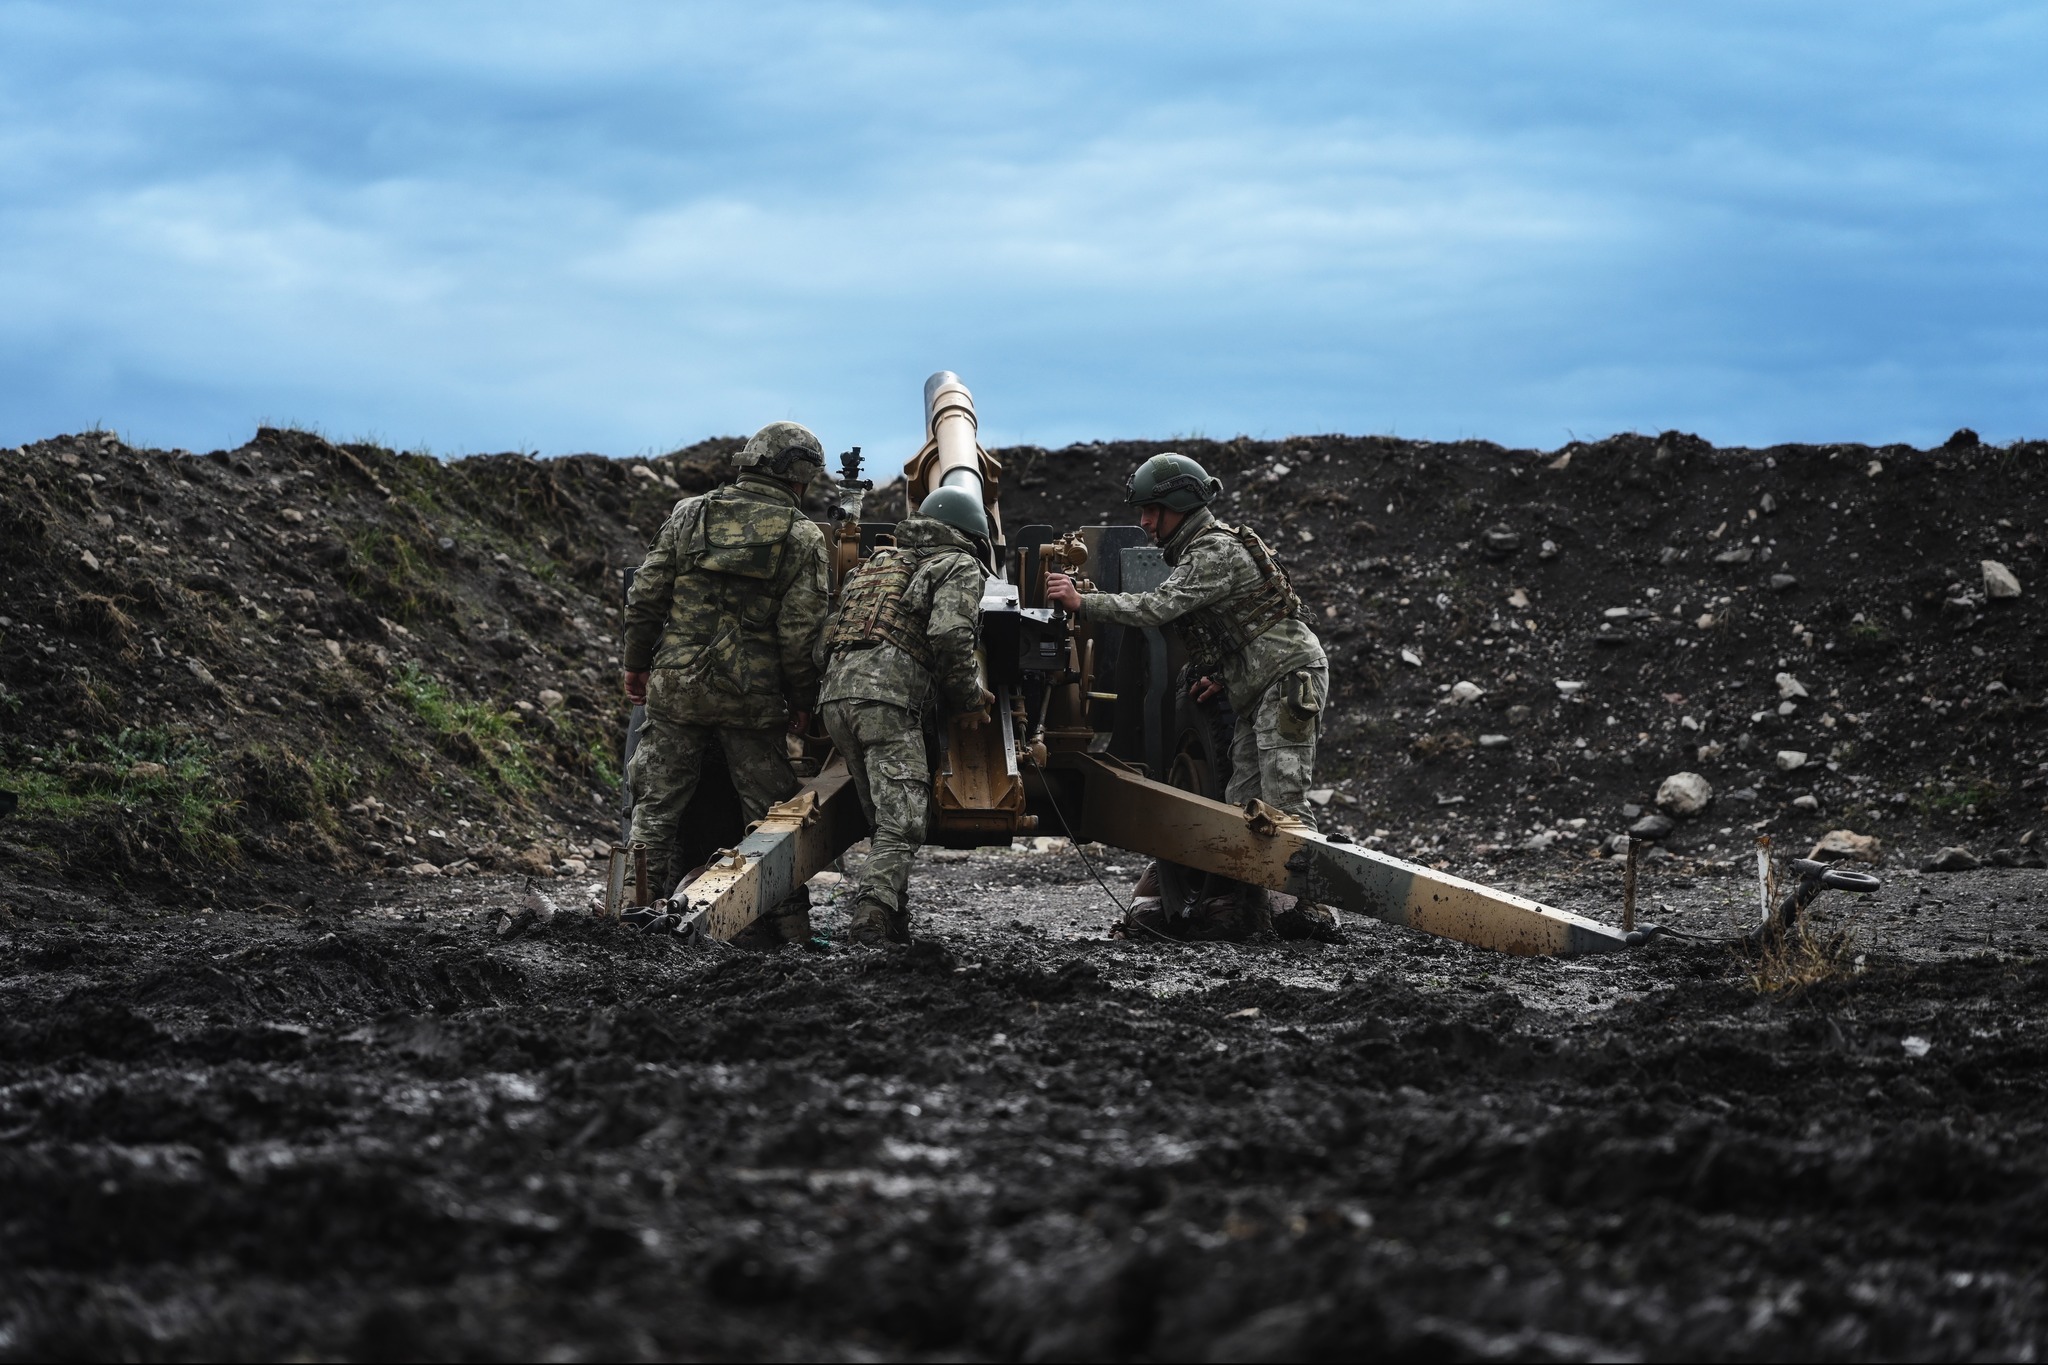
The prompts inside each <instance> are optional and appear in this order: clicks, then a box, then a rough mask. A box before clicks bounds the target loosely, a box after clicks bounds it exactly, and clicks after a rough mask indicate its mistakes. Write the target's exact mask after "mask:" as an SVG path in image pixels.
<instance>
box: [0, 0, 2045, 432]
mask: <svg viewBox="0 0 2048 1365" xmlns="http://www.w3.org/2000/svg"><path fill="white" fill-rule="evenodd" d="M11 13H18V14H20V15H22V16H25V17H26V20H27V22H25V23H24V24H22V25H21V26H19V31H20V32H21V34H22V35H23V44H22V45H20V46H18V47H17V51H16V54H15V55H14V56H13V57H11V58H10V57H8V56H5V55H0V184H5V185H7V186H9V187H10V188H8V189H6V190H4V191H0V291H4V294H5V298H6V300H7V307H6V308H5V309H4V310H0V367H4V368H0V382H4V384H5V387H6V390H7V396H8V398H9V402H8V403H7V404H6V406H5V407H4V408H0V411H4V412H5V414H6V416H5V421H4V423H0V426H4V427H5V429H4V430H0V439H4V440H20V439H26V438H32V437H34V436H37V435H42V434H47V433H48V432H49V431H50V430H53V429H56V428H58V427H61V426H64V425H73V426H75V425H80V424H82V423H83V422H84V421H87V420H92V419H105V420H111V421H114V422H116V423H117V424H118V425H121V426H123V427H125V428H130V429H133V430H135V431H136V432H137V434H139V435H144V436H147V437H150V438H152V439H159V440H164V441H176V442H182V443H187V444H197V443H211V442H226V441H231V440H234V439H238V438H239V437H240V436H241V435H244V434H246V427H247V424H248V423H249V422H251V421H253V420H254V419H255V417H257V416H259V415H265V414H268V415H276V414H278V413H279V412H281V411H291V412H293V413H294V414H295V415H298V416H301V417H306V418H309V419H313V420H318V421H321V422H322V423H323V424H324V425H326V426H328V427H330V428H331V429H336V430H343V431H347V430H372V429H374V430H376V431H379V432H381V433H383V434H385V435H386V436H388V437H390V438H391V439H395V440H400V441H419V442H425V443H429V444H432V445H433V446H435V447H436V448H440V449H459V448H490V447H497V446H505V445H511V444H515V443H527V442H532V443H538V444H541V445H543V446H546V447H548V448H554V449H567V448H589V447H599V448H610V449H616V450H626V449H636V448H644V447H648V446H652V445H658V444H663V443H666V442H669V441H675V440H683V439H691V438H694V437H695V436H697V435H701V434H704V433H706V432H708V431H712V430H728V431H731V430H744V429H747V428H750V427H751V426H753V425H755V424H756V423H758V422H759V421H762V420H766V419H768V418H771V417H780V416H792V415H795V416H803V417H805V418H806V419H807V420H813V421H816V422H818V423H819V424H820V425H823V426H829V427H832V428H834V429H835V430H836V431H839V432H843V433H845V439H847V440H849V441H852V440H863V443H865V444H869V445H870V446H881V445H883V444H886V443H888V442H896V443H906V442H911V441H914V440H915V438H916V424H917V386H918V384H919V383H920V382H921V380H922V378H923V376H924V374H925V373H926V372H927V371H929V370H930V369H934V368H938V367H941V366H945V367H950V368H957V369H960V370H962V372H963V373H966V374H967V376H968V378H969V380H970V382H972V383H974V384H975V385H976V387H977V390H978V392H980V393H981V394H982V397H983V408H984V413H985V415H986V416H987V418H988V422H987V426H988V429H989V431H990V433H991V435H992V436H994V437H997V438H1005V437H1015V436H1029V437H1032V438H1035V439H1039V440H1044V441H1059V440H1065V439H1069V438H1075V437H1087V436H1094V435H1133V434H1141V433H1146V432H1165V431H1185V430H1189V429H1195V428H1200V429H1206V430H1209V431H1212V432H1216V433H1219V434H1223V433H1227V432H1230V431H1234V430H1250V431H1254V432H1268V433H1278V432H1283V431H1288V430H1303V429H1307V430H1330V429H1338V428H1349V429H1354V430H1357V429H1386V428H1389V427H1398V428H1399V429H1402V430H1405V431H1409V432H1413V433H1416V434H1429V433H1432V432H1437V433H1447V434H1457V433H1459V432H1474V431H1476V432H1479V433H1482V434H1486V435H1492V436H1495V437H1497V438H1499V439H1506V440H1517V441H1550V440H1555V439H1559V438H1561V437H1562V436H1563V434H1564V432H1565V430H1566V429H1567V428H1572V429H1576V430H1578V431H1579V433H1580V434H1582V435H1583V434H1587V433H1588V432H1589V431H1597V430H1601V429H1603V427H1607V426H1621V425H1628V426H1639V427H1649V428H1657V427H1661V426H1666V425H1690V426H1695V427H1698V428H1699V429H1702V430H1703V431H1705V432H1706V433H1707V434H1709V435H1711V436H1714V437H1716V438H1717V439H1769V438H1772V437H1775V436H1778V435H1780V434H1782V433H1783V432H1785V431H1786V430H1789V429H1792V428H1798V429H1800V430H1802V431H1806V432H1807V433H1808V434H1814V435H1832V436H1835V437H1841V438H1847V437H1852V436H1858V435H1865V436H1875V437H1886V438H1889V437H1895V436H1918V437H1922V438H1925V437H1927V436H1929V435H1934V436H1938V435H1941V434H1944V433H1945V430H1946V428H1947V426H1950V425H1954V424H1956V422H1957V421H1959V420H1962V419H1961V418H1958V417H1956V415H1955V413H1956V411H1957V409H1958V408H1959V407H1971V409H1972V410H1973V411H1975V412H1977V413H1978V414H1979V415H1977V416H1976V417H1974V418H1973V419H1972V420H1973V424H1975V425H1978V426H1979V427H1980V429H1985V430H1987V434H1989V433H1990V432H1994V431H1997V430H2000V425H1999V424H2000V422H2001V421H2002V422H2005V423H2007V424H2008V425H2009V426H2024V425H2027V424H2028V423H2032V424H2033V429H2036V430H2038V429H2039V426H2040V423H2039V417H2040V415H2041V414H2040V408H2039V402H2040V400H2039V398H2038V396H2037V395H2038V393H2039V392H2040V388H2039V385H2038V382H2037V381H2038V377H2039V376H2038V366H2035V365H2033V364H2032V363H2031V362H2030V361H2029V360H2028V357H2029V356H2030V355H2038V354H2040V352H2039V349H2038V340H2039V331H2038V328H2036V327H2034V326H2033V325H2032V324H2031V319H2032V318H2034V317H2038V316H2039V315H2040V308H2039V305H2040V304H2041V303H2042V302H2043V301H2044V300H2043V295H2044V293H2048V254H2044V251H2048V249H2044V247H2043V246H2042V244H2041V243H2040V242H2039V240H2038V237H2037V236H2036V234H2034V233H2033V230H2032V224H2033V223H2034V222H2036V221H2038V214H2039V210H2040V209H2041V207H2043V206H2042V204H2041V198H2042V194H2043V191H2042V190H2041V189H2040V188H2039V185H2038V178H2037V177H2032V176H2030V175H2029V176H2026V177H2022V175H2021V174H2020V172H2021V171H2022V170H2024V169H2025V168H2026V167H2028V166H2031V165H2032V164H2034V160H2033V158H2035V157H2036V156H2037V154H2038V152H2039V151H2040V150H2041V149H2040V146H2039V144H2040V141H2041V140H2042V136H2043V134H2042V131H2041V130H2042V128H2043V127H2044V120H2042V119H2041V117H2040V115H2041V113H2042V112H2043V111H2044V105H2048V98H2044V97H2043V96H2042V95H2040V93H2039V92H2038V91H2036V90H2034V89H2033V86H2032V84H2031V83H2030V82H2029V81H2028V80H2027V79H2026V72H2027V71H2030V70H2031V64H2029V63H2026V62H2025V61H2023V60H2022V58H2023V56H2024V53H2025V51H2026V47H2027V44H2028V43H2030V42H2031V43H2033V44H2035V45H2036V49H2037V50H2038V46H2039V44H2040V39H2041V37H2042V35H2043V32H2044V30H2043V27H2042V25H2041V24H2040V23H2038V22H2030V21H2028V20H2027V19H2025V18H2024V17H2023V16H2022V17H2014V16H2012V15H2009V14H1998V13H1995V12H1984V13H1981V14H1978V15H1976V16H1975V17H1972V16H1970V15H1969V14H1967V13H1966V14H1965V18H1964V20H1963V21H1961V26H1960V27H1958V26H1956V21H1952V20H1945V21H1943V22H1940V23H1937V22H1934V21H1933V20H1930V19H1919V20H1916V19H1915V18H1914V16H1915V14H1916V13H1917V12H1916V11H1912V10H1896V11H1890V12H1887V13H1886V14H1883V15H1880V16H1879V19H1881V20H1882V21H1883V22H1877V21H1859V22H1845V21H1844V16H1845V15H1848V14H1849V11H1846V10H1833V11H1830V10H1828V9H1827V7H1814V9H1813V10H1811V11H1809V10H1806V9H1802V10H1801V11H1799V12H1798V13H1797V14H1788V13H1787V12H1784V11H1780V10H1768V11H1767V10H1740V9H1738V10H1734V11H1726V12H1720V11H1717V12H1715V13H1714V14H1711V15H1709V14H1706V13H1704V12H1699V11H1674V10H1669V9H1662V10H1659V11H1656V12H1655V16H1654V17H1649V16H1647V15H1646V12H1644V11H1640V10H1635V9H1624V10H1610V9H1606V8H1603V7H1598V6H1591V7H1583V8H1579V9H1575V10H1567V11H1563V12H1559V11H1556V10H1552V9H1545V10H1543V11H1540V12H1538V11H1533V10H1519V9H1517V10H1501V9H1497V8H1491V7H1489V8H1486V9H1483V10H1463V9H1459V8H1457V7H1448V8H1438V7H1430V8H1423V7H1374V8H1372V9H1370V10H1353V9H1350V8H1349V7H1320V8H1307V9H1296V10H1288V11H1282V12H1278V13H1277V16H1276V14H1275V13H1273V12H1268V11H1265V10H1258V11H1253V10H1243V9H1234V8H1230V7H1221V6H1216V7H1206V8H1203V9H1200V10H1198V11H1196V12H1194V14H1193V15H1192V16H1190V15H1189V14H1188V12H1187V11H1185V10H1182V9H1174V10H1166V9H1160V10H1144V9H1137V10H1115V11H1109V12H1103V11H1098V10H1095V9H1083V8H1079V7H1070V8H1065V9H1060V10H1056V11H1043V10H1039V9H1037V8H1031V7H1020V8H1010V9H998V10H987V9H976V10H971V11H962V10H959V9H957V8H939V7H936V6H932V7H896V6H882V7H862V8H847V9H831V10H820V9H815V8H812V7H807V6H800V7H789V8H772V9H769V10H767V11H757V10H754V9H742V8H722V7H721V8H713V7H707V6H667V5H624V6H616V7H604V8H589V9H584V10H579V11H578V12H577V18H576V19H575V20H574V21H573V22H570V21H565V20H564V19H563V18H562V17H561V15H560V14H559V12H558V11H556V10H553V9H543V8H531V7H529V8H519V7H512V8H507V7H503V6H489V7H452V6H432V7H355V6H352V7H347V8H325V9H322V8H316V9H314V10H306V9H304V8H303V7H297V6H286V7H269V6H252V7H246V8H236V9H231V10H228V9H224V10H209V11H204V12H203V13H204V15H205V18H204V20H203V21H201V22H194V21H193V19H192V16H191V14H190V12H187V13H186V14H184V15H182V16H179V18H178V20H177V21H176V22H175V23H174V22H172V21H170V20H167V19H166V20H152V19H150V18H149V17H148V16H147V15H146V14H145V12H142V11H134V10H108V11H101V10H91V11H76V10H73V9H72V8H70V7H64V6H60V7H56V8H54V9H53V8H49V7H36V6H31V7H28V8H27V9H25V10H20V11H15V12H11ZM1864 14H1865V11H1864V10H1862V9H1859V10H1857V11H1855V17H1857V18H1859V20H1860V16H1863V15H1864ZM1886 24H1889V25H1890V28H1891V30H1894V31H1892V32H1886V31H1885V25H1886ZM1987 33H1991V34H1993V35H1994V36H1995V38H1996V41H1997V43H2000V44H2003V47H2002V48H2001V49H1999V50H1997V51H1993V52H1989V53H1987V51H1985V50H1984V48H1983V47H1982V44H1983V43H1984V42H1985V41H1986V34H1987ZM52 73H55V74H52ZM66 73H69V74H66ZM1957 82H1962V83H1967V85H1968V87H1969V88H1970V90H1971V91H1972V92H1973V98H1972V100H1970V101H1966V102H1952V103H1961V104H1967V105H1968V106H1969V108H1967V109H1964V108H1949V107H1947V106H1945V105H1943V104H1942V103H1941V101H1939V100H1937V99H1936V98H1935V96H1936V95H1937V94H1938V93H1939V89H1940V87H1942V86H1944V85H1946V84H1950V83H1957ZM9 92H11V93H9ZM2001 102H2002V104H2003V106H2004V111H2005V114H2006V116H2005V117H2003V118H2000V117H1996V116H1995V115H1994V114H1991V113H1987V112H1985V111H1984V108H1983V106H1985V105H1986V104H1991V105H1994V106H1996V105H1999V104H2000V103H2001ZM1901 110H1905V111H1907V112H1906V113H1903V114H1902V113H1901V112H1900V111H1901ZM1885 316H1890V317H1892V318H1895V319H1896V320H1897V321H1898V322H1899V324H1900V325H1898V326H1896V327H1894V328H1890V329H1887V328H1884V327H1880V326H1873V320H1874V319H1877V318H1880V317H1885ZM2029 348H2032V349H2031V350H2030V349H2029ZM1872 376H1879V378H1875V379H1874V378H1872ZM1901 376H1904V378H1903V379H1902V378H1901ZM1915 377H1917V379H1916V378H1915ZM1965 415H1966V416H1967V415H1968V414H1965ZM1829 423H1833V424H1835V425H1834V426H1833V428H1832V430H1829V431H1820V430H1815V428H1820V427H1827V426H1828V424H1829ZM193 427H203V428H204V430H203V431H199V430H192V429H189V428H193ZM828 439H836V437H830V436H828Z"/></svg>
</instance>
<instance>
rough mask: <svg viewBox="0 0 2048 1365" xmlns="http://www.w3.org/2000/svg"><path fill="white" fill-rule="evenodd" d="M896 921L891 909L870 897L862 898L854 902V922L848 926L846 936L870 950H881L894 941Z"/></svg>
mask: <svg viewBox="0 0 2048 1365" xmlns="http://www.w3.org/2000/svg"><path fill="white" fill-rule="evenodd" d="M894 919H895V915H893V914H892V913H891V912H890V910H889V907H888V906H886V905H884V904H882V903H881V902H880V901H878V900H875V899H873V898H872V897H869V896H862V897H861V898H860V899H859V900H858V901H856V902H854V906H853V920H852V922H850V923H849V924H848V925H847V926H846V936H847V937H848V938H850V939H852V940H853V941H854V942H855V943H859V944H863V945H865V946H867V947H870V948H879V947H881V946H882V945H883V944H884V943H888V942H891V941H893V938H894V935H893V932H892V931H893V930H894V928H895V926H894V924H892V923H891V921H892V920H894Z"/></svg>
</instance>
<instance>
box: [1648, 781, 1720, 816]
mask: <svg viewBox="0 0 2048 1365" xmlns="http://www.w3.org/2000/svg"><path fill="white" fill-rule="evenodd" d="M1713 799H1714V784H1713V783H1711V782H1709V781H1707V779H1706V778H1704V777H1701V776H1700V775H1699V774H1698V773H1673V774H1671V776H1669V777H1667V778H1665V779H1664V781H1663V783H1662V784H1661V785H1660V786H1659V787H1658V788H1657V804H1658V806H1659V807H1661V808H1662V809H1664V810H1667V811H1670V812H1671V813H1672V814H1673V815H1698V814H1699V813H1700V812H1701V811H1703V810H1705V809H1706V808H1707V805H1708V803H1709V802H1711V801H1712V800H1713Z"/></svg>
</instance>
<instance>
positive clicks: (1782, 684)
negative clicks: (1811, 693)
mask: <svg viewBox="0 0 2048 1365" xmlns="http://www.w3.org/2000/svg"><path fill="white" fill-rule="evenodd" d="M1776 681H1777V684H1778V695H1779V696H1780V697H1784V698H1787V699H1790V698H1792V697H1803V696H1805V695H1807V692H1806V684H1805V683H1802V682H1800V681H1799V679H1797V678H1795V677H1793V676H1792V675H1791V674H1790V673H1780V674H1779V675H1778V676H1777V679H1776Z"/></svg>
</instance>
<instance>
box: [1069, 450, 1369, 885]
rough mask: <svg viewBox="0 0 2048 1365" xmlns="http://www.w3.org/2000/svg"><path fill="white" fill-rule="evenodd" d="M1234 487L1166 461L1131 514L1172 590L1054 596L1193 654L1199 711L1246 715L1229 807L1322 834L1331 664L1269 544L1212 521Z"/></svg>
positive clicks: (1148, 465) (1085, 614) (1149, 469)
mask: <svg viewBox="0 0 2048 1365" xmlns="http://www.w3.org/2000/svg"><path fill="white" fill-rule="evenodd" d="M1222 487H1223V486H1222V484H1221V483H1220V482H1219V481H1218V480H1216V479H1214V478H1211V477H1210V476H1209V474H1208V472H1207V471H1205V470H1204V469H1203V468H1202V466H1201V465H1199V464H1197V463H1195V461H1193V460H1191V459H1189V458H1187V457H1186V456H1185V455H1177V454H1173V453H1171V452H1169V453H1167V454H1163V455H1154V456H1153V457H1152V458H1151V459H1149V460H1147V461H1145V462H1144V463H1143V464H1141V465H1139V466H1138V470H1137V472H1136V473H1135V474H1133V475H1132V476H1131V482H1130V487H1129V490H1128V492H1127V494H1126V496H1125V502H1126V503H1130V504H1135V505H1136V506H1137V507H1138V509H1139V522H1140V524H1141V525H1143V526H1144V528H1145V530H1146V532H1147V534H1149V535H1150V536H1151V537H1152V540H1153V543H1155V544H1157V545H1158V546H1159V547H1160V548H1161V549H1162V550H1164V551H1165V554H1166V563H1167V565H1168V566H1169V567H1170V568H1171V570H1172V571H1171V572H1170V573H1169V574H1168V575H1167V577H1166V581H1165V582H1164V583H1162V584H1160V585H1159V587H1157V588H1155V589H1154V590H1152V591H1151V592H1145V593H1106V592H1090V593H1083V592H1081V591H1079V590H1078V589H1077V588H1076V587H1075V585H1074V581H1073V579H1071V578H1069V577H1068V576H1066V575H1065V574H1052V575H1050V576H1049V577H1048V589H1047V596H1048V598H1049V599H1050V600H1051V601H1052V602H1053V603H1054V604H1055V605H1057V606H1061V607H1064V608H1066V609H1067V610H1068V611H1070V612H1073V613H1074V615H1075V617H1076V619H1078V620H1086V621H1101V622H1106V623H1111V624H1116V625H1125V626H1171V627H1173V628H1174V629H1175V630H1176V631H1177V632H1178V633H1179V635H1180V637H1181V641H1182V643H1183V644H1184V645H1185V646H1186V648H1187V651H1188V659H1189V664H1190V672H1191V674H1192V676H1193V683H1192V686H1191V688H1190V692H1191V694H1192V695H1193V696H1194V698H1195V700H1196V701H1208V700H1210V699H1212V698H1214V697H1216V696H1217V695H1219V694H1228V696H1229V699H1230V704H1231V706H1232V708H1233V709H1234V710H1235V711H1236V712H1237V731H1236V734H1235V736H1234V737H1233V739H1232V741H1231V745H1230V783H1229V786H1228V788H1227V789H1226V791H1225V799H1226V800H1228V801H1230V802H1231V803H1232V804H1234V805H1242V804H1243V803H1244V802H1246V801H1248V800H1250V799H1251V798H1253V797H1257V798H1258V799H1260V800H1262V801H1264V802H1266V804H1268V805H1270V806H1276V807H1278V808H1279V809H1280V810H1283V811H1285V812H1286V813H1287V814H1289V815H1291V816H1293V817H1294V818H1295V819H1296V820H1299V821H1300V822H1301V823H1302V824H1304V825H1307V826H1308V827H1309V828H1310V829H1314V828H1315V827H1316V825H1315V817H1314V816H1313V815H1312V814H1311V813H1310V809H1309V804H1308V788H1309V785H1310V783H1311V782H1312V781H1313V780H1314V775H1315V759H1316V735H1317V732H1318V730H1319V729H1320V726H1321V721H1322V712H1323V704H1324V702H1325V700H1326V699H1327V698H1328V696H1329V690H1330V665H1329V660H1328V659H1327V658H1326V657H1325V656H1324V654H1323V646H1322V643H1321V642H1320V641H1319V640H1317V639H1316V634H1315V632H1314V631H1313V630H1311V629H1310V628H1309V625H1308V618H1307V616H1306V614H1305V613H1304V612H1303V611H1302V608H1301V599H1300V598H1299V597H1297V596H1296V595H1295V592H1294V586H1293V584H1292V583H1290V582H1289V581H1288V578H1287V573H1286V571H1285V570H1284V569H1282V568H1281V567H1280V566H1279V565H1278V564H1277V563H1276V562H1275V561H1274V559H1273V554H1272V551H1271V550H1269V549H1267V548H1266V544H1265V542H1264V541H1262V540H1260V539H1259V537H1258V536H1257V535H1255V534H1254V533H1253V532H1251V531H1249V530H1247V529H1244V528H1241V527H1233V526H1226V525H1224V524H1223V523H1222V522H1220V521H1218V520H1217V519H1216V517H1215V515H1214V514H1213V513H1212V512H1210V511H1209V503H1211V502H1212V501H1214V500H1215V497H1216V495H1217V494H1218V493H1219V492H1221V491H1222ZM1283 908H1286V909H1289V910H1290V911H1292V910H1293V909H1294V908H1293V907H1291V906H1289V907H1283ZM1298 913H1299V914H1303V915H1307V916H1308V917H1310V918H1311V919H1312V920H1315V921H1316V922H1317V924H1319V925H1320V924H1322V923H1324V922H1325V921H1328V922H1329V923H1334V918H1333V917H1331V916H1330V915H1329V912H1328V911H1327V910H1323V909H1321V908H1320V907H1311V906H1308V905H1306V904H1304V905H1303V906H1301V907H1299V910H1298Z"/></svg>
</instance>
